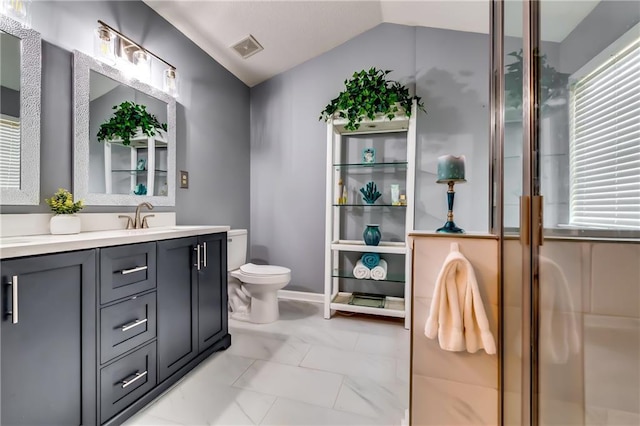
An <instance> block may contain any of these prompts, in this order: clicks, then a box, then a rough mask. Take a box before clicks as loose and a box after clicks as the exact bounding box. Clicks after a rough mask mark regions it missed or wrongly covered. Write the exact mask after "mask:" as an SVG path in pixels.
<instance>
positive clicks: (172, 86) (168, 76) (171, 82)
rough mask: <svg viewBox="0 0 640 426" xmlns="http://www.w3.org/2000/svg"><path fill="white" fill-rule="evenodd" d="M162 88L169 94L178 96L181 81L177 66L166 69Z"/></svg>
mask: <svg viewBox="0 0 640 426" xmlns="http://www.w3.org/2000/svg"><path fill="white" fill-rule="evenodd" d="M162 80H163V81H162V88H163V90H164V91H165V92H166V93H168V94H169V95H171V96H173V97H175V98H177V97H178V89H179V87H178V86H179V81H178V72H177V71H176V69H175V68H167V69H166V70H164V78H163V79H162Z"/></svg>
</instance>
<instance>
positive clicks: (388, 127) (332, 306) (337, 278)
mask: <svg viewBox="0 0 640 426" xmlns="http://www.w3.org/2000/svg"><path fill="white" fill-rule="evenodd" d="M416 114H417V108H416V103H415V102H414V104H413V108H412V113H411V117H407V116H406V115H401V116H398V117H395V118H394V119H393V120H388V119H386V118H380V119H375V120H371V121H369V120H367V121H365V122H363V123H361V126H360V128H359V129H358V130H356V131H350V130H347V129H346V128H345V124H346V120H342V119H333V120H330V121H329V122H328V123H327V184H326V185H327V191H326V196H327V198H326V227H325V237H326V244H325V291H324V317H325V318H326V319H329V318H331V315H332V313H333V311H344V312H356V313H364V314H371V315H381V316H387V317H395V318H404V325H405V328H407V329H408V328H409V326H410V322H411V315H410V306H411V270H412V265H411V260H412V255H411V248H410V247H409V244H408V234H409V232H410V231H411V230H413V225H414V194H415V190H414V189H415V158H416ZM383 133H404V134H405V135H406V144H407V145H406V159H404V160H405V161H401V162H385V159H378V158H377V159H376V160H377V161H380V162H379V163H373V164H367V165H364V164H353V163H350V164H347V163H346V162H345V160H344V159H343V158H341V157H342V153H343V152H344V151H345V149H346V147H344V146H343V144H346V143H349V142H348V141H346V139H347V138H348V137H349V136H352V135H371V134H383ZM394 165H402V168H406V175H405V181H404V182H401V181H400V182H398V183H404V185H405V193H406V197H407V204H406V207H404V206H403V207H401V208H404V209H405V215H404V241H393V242H391V241H385V238H384V230H382V235H383V237H382V241H381V242H380V244H379V245H377V246H368V245H366V244H365V243H364V241H363V240H350V239H343V238H342V235H341V229H342V227H341V220H342V217H343V216H344V215H346V213H345V212H344V209H345V208H350V209H362V210H363V211H366V210H367V209H373V208H380V207H381V208H383V209H385V208H394V209H397V208H399V207H396V206H390V205H384V206H381V205H380V203H379V202H376V203H374V204H373V205H367V204H365V203H364V202H362V201H360V200H356V201H355V202H352V203H351V204H347V205H338V204H337V203H336V201H337V199H338V198H339V197H340V196H341V194H338V193H337V192H338V191H337V188H338V181H339V180H340V179H341V178H343V177H345V176H346V175H348V174H349V173H350V171H353V170H358V171H359V172H361V171H363V170H364V173H367V171H370V172H372V173H373V172H374V171H376V170H382V169H383V168H385V167H387V168H388V167H393V166H394ZM379 190H380V189H379ZM381 192H382V191H381ZM352 201H353V200H352ZM362 216H364V213H363V214H362ZM365 225H366V223H362V230H363V231H364V229H365ZM341 252H358V253H380V254H391V255H403V256H404V275H403V276H400V277H389V276H388V277H387V280H382V281H374V280H357V281H360V282H363V281H369V282H371V283H390V284H391V285H396V284H397V285H399V286H403V289H404V297H402V298H400V297H390V296H387V297H386V301H385V306H384V308H374V307H367V306H358V305H352V304H349V300H350V298H351V293H349V292H345V291H342V285H341V284H343V283H344V282H346V280H355V278H354V277H353V275H352V274H350V273H349V272H347V273H345V272H344V271H342V272H341V271H340V254H341Z"/></svg>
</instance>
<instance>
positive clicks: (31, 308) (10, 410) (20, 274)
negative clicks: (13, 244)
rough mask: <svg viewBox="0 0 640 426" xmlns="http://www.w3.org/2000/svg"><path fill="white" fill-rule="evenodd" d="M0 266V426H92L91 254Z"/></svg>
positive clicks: (30, 259) (93, 284)
mask: <svg viewBox="0 0 640 426" xmlns="http://www.w3.org/2000/svg"><path fill="white" fill-rule="evenodd" d="M1 265H2V292H1V296H0V299H1V302H2V304H1V306H2V323H1V326H0V341H1V356H2V358H1V359H0V363H1V377H2V381H1V383H2V385H1V388H0V394H1V399H2V406H1V408H2V417H1V424H2V425H7V426H8V425H90V424H95V410H96V406H95V386H96V383H95V371H96V328H95V327H96V322H95V318H96V304H95V301H96V287H97V286H96V252H95V250H85V251H77V252H69V253H62V254H51V255H41V256H32V257H25V258H19V259H11V260H3V261H2V264H1Z"/></svg>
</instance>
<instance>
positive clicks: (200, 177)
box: [1, 1, 249, 227]
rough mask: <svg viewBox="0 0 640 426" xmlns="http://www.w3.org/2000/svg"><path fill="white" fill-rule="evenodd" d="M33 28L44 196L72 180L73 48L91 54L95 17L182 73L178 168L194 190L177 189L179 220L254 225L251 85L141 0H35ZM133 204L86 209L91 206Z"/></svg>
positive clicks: (20, 209) (11, 209)
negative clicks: (37, 39) (38, 47)
mask: <svg viewBox="0 0 640 426" xmlns="http://www.w3.org/2000/svg"><path fill="white" fill-rule="evenodd" d="M31 9H32V13H33V19H32V26H33V29H34V30H36V31H38V32H40V33H41V34H42V39H43V60H42V125H41V126H42V127H41V135H42V137H41V179H40V182H41V183H40V194H41V197H40V198H41V199H44V198H46V197H48V196H50V195H51V194H53V192H55V190H56V189H57V188H59V187H65V188H71V183H72V164H73V163H72V121H73V120H72V118H73V117H72V108H71V93H72V91H71V89H72V70H71V60H72V54H71V51H72V50H74V49H77V50H80V51H83V52H85V53H89V54H91V53H92V51H93V31H94V30H95V28H96V27H97V20H98V19H101V20H103V21H105V22H106V23H107V24H109V25H111V26H113V27H115V28H116V29H118V30H120V31H122V32H123V33H124V34H126V35H127V36H129V37H131V38H132V39H133V40H136V41H137V42H139V43H141V44H142V45H143V46H144V47H146V48H148V49H149V50H150V51H152V52H154V53H156V54H157V55H159V56H160V57H161V58H163V59H165V60H167V61H168V62H170V63H172V64H174V65H175V66H176V67H177V69H178V72H179V73H180V80H181V88H180V97H179V98H178V108H177V141H176V142H177V170H187V171H189V172H190V173H189V178H190V186H189V189H187V190H185V189H177V190H176V191H177V193H176V206H175V208H163V209H161V208H158V210H164V211H167V210H168V211H174V210H175V211H176V212H177V217H178V222H179V223H180V224H196V225H198V224H218V225H231V226H232V227H248V226H249V125H248V120H249V88H248V87H247V86H246V85H245V84H244V83H242V82H241V81H240V80H238V79H237V78H236V77H234V76H233V75H232V74H231V73H229V72H228V71H227V70H226V69H224V68H223V67H222V66H221V65H219V64H218V63H217V62H215V61H214V60H213V59H211V57H210V56H208V55H207V54H206V53H204V52H203V51H202V50H201V49H200V48H198V47H197V46H196V45H195V44H194V43H193V42H191V41H190V40H189V39H187V38H186V37H185V36H184V35H183V34H182V33H180V32H179V31H178V30H177V29H175V28H174V27H173V26H172V25H170V24H169V23H168V22H167V21H165V20H164V19H163V18H162V17H160V16H159V15H158V14H157V13H155V12H154V11H153V10H152V9H150V8H149V7H148V6H147V5H145V4H144V3H142V2H139V1H122V2H119V1H69V2H67V1H55V2H53V1H36V2H33V3H32V4H31ZM126 210H133V209H132V208H131V207H89V208H87V209H86V210H85V211H88V212H104V211H126ZM1 211H2V213H34V212H48V211H49V210H48V208H47V206H46V204H44V202H42V203H41V204H40V206H31V207H29V206H3V207H2V209H1Z"/></svg>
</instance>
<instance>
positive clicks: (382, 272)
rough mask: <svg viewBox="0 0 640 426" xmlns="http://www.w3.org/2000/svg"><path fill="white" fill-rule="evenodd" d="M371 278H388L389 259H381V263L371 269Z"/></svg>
mask: <svg viewBox="0 0 640 426" xmlns="http://www.w3.org/2000/svg"><path fill="white" fill-rule="evenodd" d="M371 278H373V279H374V280H378V281H379V280H385V279H387V261H386V260H384V259H380V263H379V264H378V266H376V267H375V268H373V269H371Z"/></svg>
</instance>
